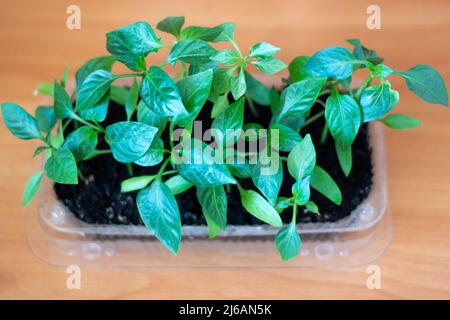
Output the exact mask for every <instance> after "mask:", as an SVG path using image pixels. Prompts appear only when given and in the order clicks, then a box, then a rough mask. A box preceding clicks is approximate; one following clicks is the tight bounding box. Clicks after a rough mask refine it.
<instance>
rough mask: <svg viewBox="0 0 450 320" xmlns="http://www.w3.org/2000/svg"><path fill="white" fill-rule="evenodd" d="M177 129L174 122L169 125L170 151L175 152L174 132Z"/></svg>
mask: <svg viewBox="0 0 450 320" xmlns="http://www.w3.org/2000/svg"><path fill="white" fill-rule="evenodd" d="M174 129H175V123H174V122H173V121H171V122H170V125H169V143H170V149H171V150H173V147H174V143H173V130H174Z"/></svg>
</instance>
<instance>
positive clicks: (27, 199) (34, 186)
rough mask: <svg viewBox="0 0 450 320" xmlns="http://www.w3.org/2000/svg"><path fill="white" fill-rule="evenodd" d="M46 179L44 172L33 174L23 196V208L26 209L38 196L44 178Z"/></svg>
mask: <svg viewBox="0 0 450 320" xmlns="http://www.w3.org/2000/svg"><path fill="white" fill-rule="evenodd" d="M43 177H44V170H42V171H39V172H37V173H35V174H33V175H32V176H31V177H30V179H28V182H27V184H26V186H25V190H24V191H23V195H22V207H24V208H26V207H28V205H29V204H30V203H31V201H33V199H34V197H35V196H36V194H37V192H38V190H39V187H40V186H41V183H42V178H43Z"/></svg>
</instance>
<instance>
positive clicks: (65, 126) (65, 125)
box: [63, 119, 73, 131]
mask: <svg viewBox="0 0 450 320" xmlns="http://www.w3.org/2000/svg"><path fill="white" fill-rule="evenodd" d="M72 120H73V119H69V120H67V121H66V123H65V124H64V125H63V131H65V130H66V129H67V127H68V126H69V124H70V123H71V122H72Z"/></svg>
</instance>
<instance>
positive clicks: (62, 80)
mask: <svg viewBox="0 0 450 320" xmlns="http://www.w3.org/2000/svg"><path fill="white" fill-rule="evenodd" d="M68 75H69V66H68V65H66V67H65V68H64V71H63V74H62V76H61V85H62V86H63V87H64V88H65V87H66V83H67V77H68Z"/></svg>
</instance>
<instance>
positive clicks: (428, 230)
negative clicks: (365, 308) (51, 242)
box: [0, 0, 450, 299]
mask: <svg viewBox="0 0 450 320" xmlns="http://www.w3.org/2000/svg"><path fill="white" fill-rule="evenodd" d="M71 3H72V1H56V0H55V1H49V0H42V1H32V2H31V1H24V0H15V1H8V2H2V4H1V7H0V40H1V41H0V70H1V73H0V99H1V101H2V102H5V101H15V102H17V103H19V104H21V105H23V106H24V107H26V108H27V109H29V110H32V109H33V108H34V107H35V105H36V104H37V103H38V102H39V101H40V100H39V99H40V98H38V97H34V96H33V95H32V92H33V90H34V89H35V88H36V86H37V84H38V83H39V81H41V80H47V81H52V79H53V78H55V77H57V76H59V75H60V74H61V72H62V70H63V69H64V66H65V65H66V64H69V66H70V70H71V76H73V72H74V70H75V69H76V68H77V67H78V66H80V64H81V63H82V62H83V61H85V60H86V59H88V58H90V57H92V56H96V55H99V54H103V53H105V48H104V47H105V36H104V34H105V32H107V31H110V30H112V29H114V28H116V27H119V26H122V25H124V24H127V23H131V22H134V21H138V20H146V21H149V22H150V23H151V24H152V25H155V24H156V22H157V21H159V20H161V19H162V18H164V17H165V16H168V15H186V16H187V19H188V20H187V21H188V23H190V24H204V25H214V24H218V23H221V22H223V21H234V22H236V23H237V27H238V31H237V41H238V42H239V43H240V45H241V47H242V48H247V47H249V46H250V45H251V44H252V43H253V42H258V41H263V40H265V41H269V42H271V43H274V44H275V45H278V46H280V47H282V48H283V50H282V51H281V52H280V57H281V58H282V59H283V60H284V61H289V60H290V59H292V58H293V57H295V56H297V55H300V54H303V55H304V54H311V53H313V52H314V51H316V50H318V49H320V48H323V47H326V46H330V45H343V44H344V40H345V39H348V38H354V37H358V38H361V39H362V40H363V42H364V43H366V44H367V46H369V47H374V48H376V49H377V51H378V52H379V53H381V54H382V55H383V56H384V57H385V58H386V63H387V64H388V65H389V66H391V67H393V68H395V69H398V70H404V69H406V68H409V67H411V66H412V65H414V64H417V63H426V64H431V65H433V66H435V67H436V68H438V69H439V70H440V72H441V73H442V74H443V76H444V78H445V81H446V83H447V84H449V80H450V62H449V53H450V44H449V42H448V39H449V38H450V10H449V9H450V3H449V2H448V1H446V0H443V1H434V0H430V1H425V2H424V1H420V0H409V1H387V0H379V1H377V4H378V5H379V6H380V7H381V9H382V29H381V30H372V31H371V30H368V29H367V28H366V24H365V23H366V18H367V14H366V8H367V6H368V5H370V4H372V3H373V1H350V0H345V1H332V0H320V1H306V0H302V1H297V0H289V1H280V0H276V1H272V0H266V1H256V0H247V1H241V0H240V1H234V0H233V1H231V0H227V1H214V2H213V1H207V0H205V1H185V0H183V1H178V0H172V1H147V0H146V1H123V0H121V1H117V0H109V1H87V0H78V1H76V4H77V5H79V6H80V7H81V14H82V26H81V30H75V31H71V30H68V29H67V28H66V27H65V20H66V17H67V15H66V8H67V6H68V5H69V4H71ZM158 59H160V58H158ZM394 87H397V88H400V94H401V97H402V101H401V103H400V106H399V107H398V110H399V111H400V112H404V113H407V114H409V115H412V116H416V117H418V118H420V119H422V120H423V126H422V127H421V128H419V129H418V130H415V131H412V132H393V131H387V135H386V136H387V137H386V140H387V152H388V167H389V196H390V208H391V211H392V213H393V220H394V227H395V230H394V239H393V243H392V245H391V247H390V249H389V251H388V252H387V254H386V255H385V256H384V257H382V258H381V259H380V260H379V261H378V264H379V265H380V267H381V269H382V289H381V290H373V291H371V290H368V289H367V288H366V277H367V274H366V270H365V268H354V269H338V270H314V269H298V270H276V269H271V270H270V269H267V270H264V269H263V270H260V269H258V270H252V269H232V270H230V269H211V270H208V269H206V270H194V269H184V270H165V269H156V270H155V269H153V270H147V269H86V270H83V279H82V289H81V290H78V291H77V290H75V291H70V290H67V289H66V286H65V282H66V273H65V270H64V269H63V268H54V267H50V266H48V265H46V264H44V263H42V262H41V261H39V260H37V259H36V258H35V257H34V256H33V255H32V254H31V252H30V250H29V249H28V247H27V244H26V241H25V231H24V228H25V227H24V221H25V211H24V210H23V209H22V208H21V207H20V203H21V201H20V200H21V192H22V188H23V186H24V184H25V182H26V179H27V177H28V176H29V175H30V174H31V172H32V171H31V170H32V169H31V161H30V159H31V153H32V150H33V149H32V147H33V145H32V144H30V143H26V142H18V141H17V140H16V139H14V138H13V137H12V136H11V135H10V134H9V133H8V132H7V130H6V129H5V127H4V125H3V123H1V125H0V150H1V157H0V213H1V221H2V222H1V223H0V298H68V299H72V298H75V299H78V298H195V299H204V298H296V299H309V298H339V299H349V298H354V299H362V298H376V299H384V298H388V299H390V298H450V197H449V194H450V166H449V160H448V159H449V158H450V148H449V146H450V142H449V141H450V125H449V123H450V112H449V110H446V109H444V108H441V107H437V106H430V105H426V104H425V103H423V102H421V101H419V100H418V99H417V98H415V97H414V96H413V95H412V94H411V93H410V92H409V91H407V90H406V88H405V86H404V85H403V84H402V83H401V81H400V80H399V79H395V80H394Z"/></svg>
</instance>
